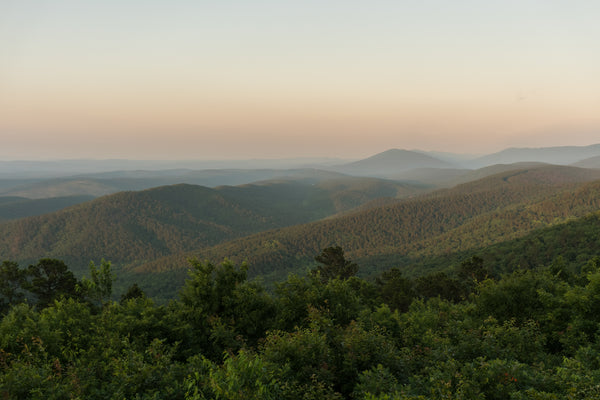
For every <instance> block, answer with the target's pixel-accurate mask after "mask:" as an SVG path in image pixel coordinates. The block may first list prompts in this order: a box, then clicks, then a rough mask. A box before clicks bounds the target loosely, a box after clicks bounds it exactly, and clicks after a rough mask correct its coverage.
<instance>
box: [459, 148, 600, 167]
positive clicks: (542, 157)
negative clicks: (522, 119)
mask: <svg viewBox="0 0 600 400" xmlns="http://www.w3.org/2000/svg"><path fill="white" fill-rule="evenodd" d="M595 156H600V144H594V145H590V146H560V147H540V148H509V149H506V150H502V151H499V152H497V153H493V154H489V155H486V156H483V157H479V158H476V159H474V160H472V161H469V162H468V163H467V165H469V166H470V167H474V168H480V167H484V166H488V165H494V164H512V163H518V162H527V161H528V162H543V163H548V164H557V165H570V164H574V163H577V162H579V161H582V160H585V159H587V158H590V157H595Z"/></svg>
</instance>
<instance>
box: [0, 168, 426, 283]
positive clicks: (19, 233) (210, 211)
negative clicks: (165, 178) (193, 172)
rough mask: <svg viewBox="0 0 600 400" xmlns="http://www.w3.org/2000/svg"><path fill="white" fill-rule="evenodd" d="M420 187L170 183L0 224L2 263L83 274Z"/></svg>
mask: <svg viewBox="0 0 600 400" xmlns="http://www.w3.org/2000/svg"><path fill="white" fill-rule="evenodd" d="M420 190H421V189H420V188H419V187H415V186H410V185H402V184H399V183H396V182H391V181H384V180H378V179H372V178H357V179H352V178H344V179H340V180H335V181H324V182H321V183H314V184H313V183H304V182H295V181H285V182H265V183H263V184H253V185H242V186H222V187H218V188H207V187H203V186H196V185H184V184H180V185H173V186H164V187H159V188H154V189H148V190H144V191H139V192H120V193H116V194H113V195H109V196H105V197H101V198H98V199H96V200H93V201H90V202H86V203H83V204H79V205H76V206H73V207H69V208H66V209H64V210H61V211H58V212H55V213H51V214H46V215H40V216H35V217H30V218H25V219H20V220H16V221H10V222H5V223H3V224H1V225H0V258H2V259H11V260H17V261H22V260H33V259H36V258H41V257H55V258H63V259H65V260H67V261H68V262H69V263H70V264H73V263H74V264H73V265H74V267H73V268H74V269H75V270H76V272H80V271H81V270H82V269H83V268H85V266H86V265H87V263H88V262H89V261H90V260H99V259H101V258H106V259H109V260H111V261H113V262H114V263H116V264H117V265H122V264H124V263H126V264H131V263H133V264H135V263H141V262H147V261H149V260H153V259H156V258H158V257H162V256H166V255H170V254H174V253H179V252H183V251H190V250H193V249H197V248H203V247H206V246H212V245H216V244H218V243H221V242H224V241H228V240H231V239H234V238H239V237H242V236H246V235H249V234H252V233H256V232H261V231H265V230H269V229H274V228H279V227H284V226H289V225H294V224H301V223H306V222H309V221H314V220H318V219H321V218H325V217H328V216H331V215H333V214H336V213H338V212H343V211H347V210H349V209H350V208H353V207H356V206H359V205H361V204H363V203H366V202H368V201H370V200H372V199H375V198H380V197H382V196H388V197H392V198H395V197H402V196H408V195H411V194H413V193H415V192H418V191H420Z"/></svg>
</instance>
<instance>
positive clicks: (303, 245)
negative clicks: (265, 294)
mask: <svg viewBox="0 0 600 400" xmlns="http://www.w3.org/2000/svg"><path fill="white" fill-rule="evenodd" d="M583 175H585V171H582V170H579V169H576V168H570V167H552V168H546V167H543V168H541V169H530V170H522V171H518V172H516V171H510V172H507V173H503V174H499V175H495V176H492V177H489V178H485V179H482V180H480V181H477V182H472V183H469V184H465V185H460V186H457V187H455V188H453V189H449V190H442V191H438V192H434V193H432V194H430V195H426V196H421V197H419V198H415V199H408V200H404V201H402V202H398V203H395V204H388V205H385V206H382V207H379V208H373V209H369V210H366V211H361V212H356V213H351V214H349V215H344V216H340V217H337V218H330V219H327V220H324V221H317V222H313V223H309V224H305V225H300V226H293V227H288V228H284V229H279V230H276V231H271V232H265V233H260V234H256V235H252V236H249V237H244V238H240V239H237V240H234V241H230V242H227V243H223V244H221V245H218V246H215V247H212V248H208V249H202V250H199V251H196V252H192V253H185V254H181V255H179V256H177V257H171V258H168V259H160V260H157V261H155V262H152V263H150V264H147V265H144V266H140V267H139V268H138V269H137V271H139V272H157V271H161V270H162V271H164V270H169V269H173V268H182V267H184V268H185V267H186V265H187V264H186V260H187V259H188V258H190V257H197V258H198V259H201V260H202V259H209V260H219V259H222V258H224V257H229V258H231V259H233V260H235V261H243V260H247V261H248V263H249V265H250V273H251V274H252V275H263V276H267V277H269V276H271V277H272V278H273V279H281V278H284V277H285V275H286V274H287V273H288V272H290V271H298V270H303V269H304V268H306V266H307V265H310V264H311V261H312V255H314V254H317V253H318V252H319V250H320V249H322V248H325V247H328V246H332V245H340V246H342V247H343V248H344V249H345V250H346V251H347V253H348V254H349V256H351V257H352V258H354V259H356V260H359V261H361V263H362V264H361V265H363V266H365V269H366V270H368V269H369V268H370V267H369V266H368V264H369V263H370V262H371V261H372V260H377V266H376V268H378V269H380V270H383V269H386V268H389V267H392V266H398V265H402V264H404V263H407V262H410V261H411V260H414V259H415V258H418V257H424V256H433V255H440V254H449V253H452V252H455V251H460V250H467V249H470V248H477V247H480V246H481V245H484V244H492V243H497V242H501V241H505V240H510V239H513V238H516V237H520V236H523V235H525V234H526V233H528V232H530V231H531V230H533V229H536V228H543V227H545V226H549V225H552V224H555V223H559V222H562V221H565V220H567V219H568V218H572V217H577V216H584V215H586V214H587V213H590V212H593V211H596V210H598V209H600V181H594V182H590V183H583V182H579V183H566V182H568V181H569V180H570V179H567V177H568V176H571V177H572V178H573V179H571V180H578V179H580V180H584V179H583Z"/></svg>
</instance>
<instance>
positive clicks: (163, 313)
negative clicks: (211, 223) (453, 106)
mask: <svg viewBox="0 0 600 400" xmlns="http://www.w3.org/2000/svg"><path fill="white" fill-rule="evenodd" d="M316 259H317V261H319V262H321V266H320V269H317V270H316V271H315V272H312V273H311V272H309V273H307V274H305V275H300V276H299V275H290V276H288V278H287V279H286V280H285V281H283V282H280V283H279V284H277V285H276V287H275V288H274V289H273V290H271V291H268V290H266V289H265V287H264V286H263V285H262V284H260V283H259V282H257V281H249V280H248V279H247V266H245V265H236V264H234V263H233V262H231V261H228V260H225V261H223V262H222V263H219V264H213V263H210V262H200V261H197V260H192V261H191V263H190V271H189V276H188V278H187V280H186V283H185V285H184V287H183V288H182V289H181V291H180V294H179V297H178V298H177V299H173V300H172V301H171V302H169V303H168V304H157V303H155V302H154V301H153V300H152V299H151V298H148V297H147V296H146V295H145V294H144V293H143V291H142V290H141V289H140V288H139V287H137V285H135V286H134V285H132V286H131V287H130V288H129V289H128V290H127V291H126V292H125V293H122V295H121V300H120V301H115V300H111V294H112V293H111V291H112V286H111V282H112V280H113V279H114V276H113V274H112V272H111V269H110V263H109V262H106V261H103V262H102V263H101V264H100V265H99V266H96V265H95V264H91V265H90V277H89V278H83V279H82V280H76V279H75V278H73V275H72V273H70V271H69V270H68V268H66V265H65V264H64V263H62V262H61V261H59V260H53V259H41V260H39V261H38V263H36V264H32V265H31V266H30V267H28V268H23V269H21V268H20V267H19V266H18V265H17V264H16V263H12V262H9V261H5V262H4V263H3V264H2V267H1V269H0V274H1V275H2V278H3V279H2V280H1V282H2V287H1V288H0V289H1V296H2V306H3V308H2V314H3V316H2V320H1V322H0V341H1V342H0V395H1V396H2V398H7V399H22V398H33V399H42V398H43V399H72V398H86V399H88V398H89V399H95V398H97V399H106V398H139V399H157V398H160V399H379V400H383V399H403V400H407V399H412V400H416V399H448V398H453V399H563V398H573V399H590V398H598V397H600V386H598V382H600V353H599V351H598V350H599V349H600V339H599V338H600V336H599V335H598V334H599V331H598V328H599V327H600V258H592V259H589V260H587V261H585V262H584V263H582V264H581V266H580V267H579V268H572V267H571V266H570V265H568V264H567V263H565V262H564V260H563V259H561V258H557V259H556V260H555V261H554V262H552V263H551V264H548V265H545V266H540V267H538V268H536V269H531V270H525V269H518V270H516V271H514V272H511V273H508V274H501V275H499V276H495V274H494V272H493V271H492V269H491V268H490V267H489V266H488V265H485V262H484V260H483V259H481V258H478V257H469V258H466V259H464V260H463V262H462V263H461V264H460V265H459V266H458V267H457V268H456V269H455V270H453V271H447V272H445V273H433V274H431V275H426V276H423V277H421V278H408V277H405V276H403V274H402V272H401V271H400V270H398V269H392V270H389V271H386V272H385V273H383V274H381V275H380V276H378V277H377V278H376V279H374V280H365V279H362V278H358V277H356V276H355V273H354V272H355V268H356V267H357V266H356V264H354V263H353V262H352V261H351V260H348V259H346V258H345V257H344V254H343V250H342V249H341V248H335V247H334V248H326V249H323V251H322V252H321V253H320V254H318V255H316ZM336 266H338V267H339V266H342V267H343V269H342V271H343V273H339V272H335V273H332V274H329V275H327V274H326V272H327V270H328V269H329V270H331V268H334V267H336ZM50 287H52V288H55V289H53V293H54V295H53V296H51V297H48V292H47V289H48V288H50ZM112 295H113V297H114V295H115V294H112Z"/></svg>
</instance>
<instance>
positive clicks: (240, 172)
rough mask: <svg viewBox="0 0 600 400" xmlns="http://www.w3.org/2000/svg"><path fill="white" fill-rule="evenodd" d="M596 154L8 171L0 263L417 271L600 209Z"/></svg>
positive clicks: (146, 270)
mask: <svg viewBox="0 0 600 400" xmlns="http://www.w3.org/2000/svg"><path fill="white" fill-rule="evenodd" d="M598 153H600V145H594V146H585V147H561V148H543V149H507V150H505V151H502V152H499V153H496V154H493V155H488V156H485V157H480V158H477V159H475V160H471V162H472V164H473V165H474V164H485V166H483V167H481V168H476V169H475V168H473V167H469V168H467V167H465V163H466V162H467V161H465V160H464V159H462V160H460V159H458V158H456V159H455V160H451V157H449V156H448V155H447V154H445V155H443V156H444V159H443V160H442V159H439V158H437V157H435V156H434V155H432V154H424V153H423V152H418V151H408V150H399V149H392V150H388V151H385V152H383V153H380V154H376V155H374V156H372V157H369V158H366V159H364V160H359V161H355V162H350V163H343V164H338V165H337V166H324V167H323V168H299V169H215V170H191V169H166V170H119V171H105V172H98V173H94V174H84V175H82V174H80V175H73V176H66V177H60V178H47V177H43V176H37V177H36V176H30V177H27V178H25V177H21V178H10V179H9V178H6V179H0V261H1V260H7V259H10V260H14V261H17V262H19V263H24V264H26V263H30V262H33V261H35V260H37V259H39V258H42V257H53V258H60V259H63V260H65V261H66V262H67V263H68V264H69V265H70V266H71V268H72V269H73V270H74V271H75V272H76V273H77V274H83V273H85V272H86V270H87V264H88V263H89V261H90V260H96V261H98V260H99V259H101V258H106V259H108V260H110V261H112V262H113V263H114V266H115V272H116V273H117V276H120V279H121V283H122V284H126V283H128V282H129V283H131V282H133V281H138V282H141V283H144V284H145V285H147V288H148V289H149V290H150V291H154V293H161V294H162V295H164V294H165V293H167V296H170V295H172V294H173V293H174V291H175V290H176V289H177V287H179V285H180V284H181V282H182V281H183V279H184V277H185V275H186V269H187V261H186V260H187V259H188V258H190V257H198V258H199V259H210V260H213V261H219V260H221V259H222V258H225V257H227V258H231V259H233V260H234V261H236V262H241V261H244V260H247V261H248V262H249V264H250V273H251V275H252V276H261V277H263V278H264V279H267V280H268V281H270V282H273V281H276V280H278V279H281V278H284V277H285V275H286V274H287V273H288V272H298V271H303V270H304V269H306V268H309V267H310V266H311V265H312V262H313V257H314V255H316V254H317V253H318V252H319V251H320V250H321V249H322V248H324V247H327V246H331V245H340V246H343V247H344V249H345V250H346V251H347V254H348V255H349V256H350V257H352V258H353V259H355V260H357V261H358V262H360V264H361V268H362V271H363V274H369V273H377V272H378V271H381V270H382V269H385V268H389V267H392V266H397V267H402V268H404V270H405V271H406V272H407V273H410V274H413V275H419V273H420V272H422V271H421V270H420V269H422V268H426V267H427V266H430V267H431V268H434V267H435V266H436V265H438V266H439V265H440V262H441V261H439V260H443V257H444V256H448V257H450V256H452V257H458V255H459V254H460V255H464V254H468V252H469V251H475V249H478V248H481V247H482V246H483V247H485V246H496V245H499V244H500V243H503V242H507V241H511V240H514V239H517V238H520V237H523V236H525V235H528V234H530V233H531V232H533V231H535V230H538V229H543V228H547V227H550V226H553V225H555V224H560V223H563V222H565V221H568V220H570V219H573V218H580V217H583V216H585V215H586V214H589V213H593V212H596V211H598V210H600V154H598ZM510 160H518V162H508V161H510ZM487 163H494V164H492V165H488V164H487ZM561 163H569V164H572V165H571V166H567V165H556V164H561ZM0 175H1V174H0ZM95 197H97V198H95ZM93 198H95V199H93ZM433 259H435V260H438V261H435V262H434V261H431V260H433ZM428 260H429V261H428ZM427 268H428V267H427ZM435 268H437V267H435ZM163 284H164V285H166V287H163V286H161V285H163Z"/></svg>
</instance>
